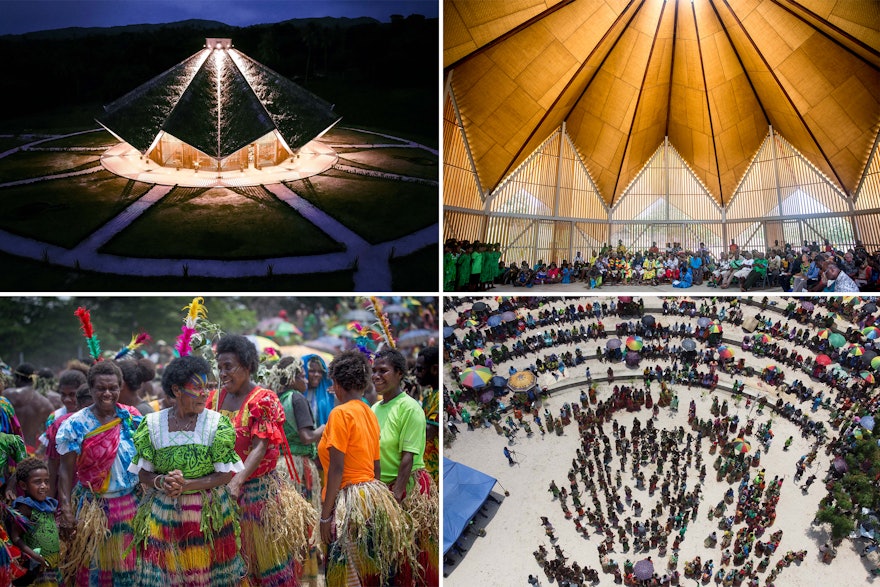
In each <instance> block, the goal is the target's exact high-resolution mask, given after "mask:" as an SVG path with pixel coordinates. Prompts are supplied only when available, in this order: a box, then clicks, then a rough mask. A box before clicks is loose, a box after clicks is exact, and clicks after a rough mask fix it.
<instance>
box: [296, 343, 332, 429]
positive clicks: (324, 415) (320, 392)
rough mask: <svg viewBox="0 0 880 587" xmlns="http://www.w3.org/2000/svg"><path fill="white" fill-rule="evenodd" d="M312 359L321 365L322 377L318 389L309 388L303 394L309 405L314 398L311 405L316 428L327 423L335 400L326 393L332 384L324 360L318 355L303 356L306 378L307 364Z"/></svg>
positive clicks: (307, 372)
mask: <svg viewBox="0 0 880 587" xmlns="http://www.w3.org/2000/svg"><path fill="white" fill-rule="evenodd" d="M312 359H316V360H318V361H319V362H320V363H321V367H322V368H323V369H324V377H323V379H321V383H319V384H318V388H317V389H315V390H312V389H311V387H310V388H309V389H308V390H306V393H305V394H304V395H305V396H306V398H307V399H308V400H309V403H312V397H314V398H315V401H314V403H312V412H313V414H314V416H315V426H316V427H317V426H321V425H323V424H326V423H327V419H328V418H329V417H330V410H332V409H333V406H334V405H335V403H336V398H335V397H333V396H332V395H330V393H329V392H328V391H327V390H328V389H330V386H331V385H332V382H331V381H330V374H329V370H328V369H327V363H325V362H324V359H322V358H321V356H320V355H303V358H302V361H303V365H304V366H305V370H306V377H308V374H309V363H310V362H311V361H312Z"/></svg>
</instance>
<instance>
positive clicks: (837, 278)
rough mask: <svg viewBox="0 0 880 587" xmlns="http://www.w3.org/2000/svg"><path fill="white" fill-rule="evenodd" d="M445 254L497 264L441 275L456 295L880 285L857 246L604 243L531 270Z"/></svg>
mask: <svg viewBox="0 0 880 587" xmlns="http://www.w3.org/2000/svg"><path fill="white" fill-rule="evenodd" d="M446 249H447V254H449V255H451V256H452V257H454V254H452V253H449V251H453V250H456V249H458V250H460V251H463V252H461V253H459V258H461V256H465V257H468V256H470V257H471V258H472V257H473V255H474V253H473V251H474V250H475V249H488V250H490V251H493V254H494V255H495V257H494V258H493V257H489V258H487V259H486V262H488V263H492V262H493V261H495V260H496V259H497V266H496V267H493V270H492V271H490V273H491V274H492V275H491V277H489V283H486V278H484V279H483V280H482V281H479V280H477V281H473V280H470V279H464V278H461V279H459V278H457V277H456V276H455V275H447V276H446V278H445V279H446V281H447V282H448V283H459V284H461V286H460V288H459V289H474V288H476V289H486V288H488V287H495V286H500V287H525V288H529V287H533V286H535V285H547V284H556V283H561V284H570V283H583V284H585V285H586V286H587V287H588V288H589V289H598V288H601V287H602V286H603V285H639V286H657V285H660V284H672V285H673V286H675V287H681V288H687V287H691V286H692V285H704V284H705V285H706V286H708V287H718V288H720V289H727V288H730V287H738V288H739V290H740V291H742V292H746V291H749V290H752V289H763V290H766V289H769V288H775V287H778V288H780V289H782V290H783V291H786V292H792V291H805V292H837V293H843V292H858V291H876V289H877V284H878V279H880V251H877V252H875V253H874V254H873V255H870V254H868V252H867V250H866V249H865V247H864V246H862V244H861V242H860V241H856V245H855V246H853V247H850V248H848V249H844V248H834V247H833V246H832V245H831V244H830V243H829V242H828V241H827V240H826V241H825V243H824V245H819V244H818V243H817V242H816V241H814V242H813V243H812V244H810V243H808V242H807V241H804V242H803V245H802V246H800V247H797V246H793V245H792V244H791V243H782V244H780V242H779V241H775V242H774V244H773V245H772V246H770V247H769V248H768V249H767V250H743V249H741V248H740V247H739V246H738V245H737V244H736V243H735V242H734V241H733V240H732V241H731V243H730V245H729V247H727V250H726V251H725V252H723V253H721V255H720V256H716V255H715V254H714V253H712V252H711V251H710V250H709V248H708V247H706V246H705V244H704V243H700V244H699V246H698V247H696V248H695V249H686V248H684V247H682V246H681V244H680V243H666V247H664V248H661V247H658V246H657V243H656V242H655V243H652V245H651V247H649V248H648V249H645V250H640V249H630V248H627V247H626V246H625V245H624V244H623V242H622V241H620V240H618V241H617V246H611V245H610V244H607V243H606V244H605V245H604V246H603V247H602V248H601V249H600V250H598V251H596V250H593V251H591V254H590V256H589V257H587V256H584V255H583V254H582V253H581V252H580V251H578V252H577V254H576V256H575V258H574V259H573V260H572V261H569V260H567V259H563V260H562V262H561V263H557V262H556V261H552V260H551V261H550V262H549V263H548V262H545V260H544V259H538V261H537V262H536V263H534V264H529V262H528V261H525V260H522V261H520V262H519V263H517V262H516V261H510V262H509V263H505V261H504V260H503V259H502V258H501V252H500V250H499V247H498V246H497V245H492V246H486V245H481V244H480V243H467V242H466V241H465V242H463V243H456V242H455V241H452V240H450V241H447V245H446ZM468 251H471V252H470V253H469V252H468ZM455 265H456V263H455V262H454V261H453V260H450V261H449V262H448V263H447V264H446V266H447V267H451V268H454V267H455ZM484 273H485V272H484ZM475 283H476V284H477V285H474V284H475Z"/></svg>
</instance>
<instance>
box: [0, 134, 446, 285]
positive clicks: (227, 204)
mask: <svg viewBox="0 0 880 587" xmlns="http://www.w3.org/2000/svg"><path fill="white" fill-rule="evenodd" d="M59 134H60V133H59ZM320 140H321V141H322V142H324V143H325V144H327V145H345V147H344V150H345V151H346V154H347V156H348V157H350V159H348V160H346V161H344V162H343V168H344V169H347V170H336V169H330V170H328V171H327V172H326V174H327V176H328V177H327V180H326V181H325V178H324V176H322V175H321V176H314V177H313V178H312V180H313V181H315V182H316V183H317V191H313V190H314V186H311V185H307V184H305V183H304V182H291V186H289V187H284V186H283V185H282V184H277V185H275V186H272V189H266V190H264V189H263V188H259V187H257V188H226V187H223V188H215V189H212V190H210V191H209V192H208V193H206V194H196V196H197V197H183V198H180V197H179V196H180V194H181V190H180V189H177V190H171V189H170V188H165V189H158V187H153V188H152V189H151V187H150V186H149V185H147V184H143V183H138V182H129V181H128V180H126V179H123V178H116V177H115V176H112V175H110V174H108V173H107V172H106V171H102V170H101V167H100V163H99V162H98V157H99V155H100V153H99V152H97V151H89V150H86V151H82V150H77V149H94V148H95V147H96V146H104V145H107V144H114V143H115V142H116V141H115V140H114V139H113V137H112V135H110V134H109V133H107V132H106V131H104V130H103V129H97V130H95V131H94V132H86V133H82V134H76V135H73V136H55V135H53V134H52V133H44V134H40V135H34V136H30V137H25V136H20V137H8V138H7V139H6V141H5V142H4V143H3V144H5V145H7V146H8V148H7V149H6V150H5V151H0V249H2V250H3V251H4V252H5V253H7V254H10V255H14V256H19V257H26V258H30V259H31V260H35V261H38V262H40V264H41V265H42V264H46V265H49V264H53V265H57V266H63V267H65V269H63V270H62V271H60V272H59V276H58V277H59V279H62V280H64V281H68V280H69V274H70V273H71V272H79V271H86V272H87V274H88V272H93V273H96V274H97V273H107V274H114V273H115V274H117V275H128V276H130V277H128V278H127V279H126V280H125V282H126V283H131V279H132V278H136V277H150V278H154V277H160V276H167V277H169V278H172V279H173V278H176V277H177V276H186V277H187V278H189V279H192V278H193V277H197V276H198V277H203V278H205V282H206V283H209V282H211V281H212V280H214V281H215V284H216V286H217V288H218V289H228V288H229V287H230V286H231V285H232V284H233V282H232V281H230V280H232V279H234V278H238V277H240V278H261V277H264V276H266V275H272V276H273V278H274V279H276V280H277V279H278V278H279V276H280V275H290V276H297V277H298V279H299V281H300V282H301V281H302V277H299V276H306V275H315V274H318V276H317V277H318V278H317V279H316V281H318V282H321V281H324V280H322V279H321V278H320V274H326V275H327V276H329V275H330V274H339V275H342V274H345V275H353V280H354V284H353V287H349V288H342V289H341V290H344V289H356V290H370V291H387V290H390V289H391V288H392V282H400V281H402V282H404V283H409V284H412V285H413V286H418V287H412V288H410V289H414V290H422V291H434V290H435V289H436V280H437V278H436V276H437V268H438V264H437V260H436V259H437V254H436V253H437V238H438V236H437V232H438V225H437V209H438V208H437V200H438V198H437V193H438V188H437V176H438V155H437V152H436V151H435V150H433V149H432V148H430V147H423V146H421V145H418V144H415V143H412V142H410V140H409V139H406V138H400V137H394V136H391V135H388V134H387V133H381V134H380V133H377V132H373V131H368V130H361V129H350V128H346V127H339V128H334V129H331V130H330V131H329V132H328V133H327V134H326V135H324V136H323V137H322V138H321V139H320ZM22 141H26V142H22ZM371 145H373V146H374V147H372V148H371V147H370V146H371ZM18 147H22V148H21V149H18ZM30 147H32V148H33V149H34V151H28V150H27V149H28V148H30ZM54 149H67V150H66V151H65V150H62V151H56V150H54ZM384 149H389V152H388V153H383V150H384ZM410 173H411V175H408V174H410ZM56 175H59V176H60V177H53V178H49V176H56ZM108 175H109V177H108ZM293 184H300V185H298V186H294V185H293ZM144 185H146V187H147V189H141V188H142V186H144ZM290 188H293V189H290ZM254 190H256V191H254ZM166 192H167V193H166ZM400 210H406V211H407V213H406V214H400V213H399V211H400ZM415 253H419V255H418V257H417V258H418V259H419V261H420V262H419V263H414V262H412V261H411V260H410V259H411V258H412V257H411V256H412V255H413V254H415ZM395 259H398V260H399V261H400V263H397V264H396V265H397V267H398V268H397V269H394V268H392V267H391V266H390V265H389V263H390V262H392V261H394V260H395ZM139 260H141V261H139ZM400 267H402V268H403V269H400ZM44 269H45V270H44V271H43V272H42V274H43V275H44V276H45V277H46V278H47V279H50V277H49V276H50V275H52V274H53V272H52V270H51V269H49V268H48V267H45V268H44ZM395 273H396V274H397V275H398V276H397V277H393V275H392V274H395ZM87 274H86V275H85V276H83V278H84V279H86V280H88V277H87ZM347 279H348V278H346V280H347ZM10 283H11V282H10ZM273 283H274V282H273ZM330 283H334V284H339V283H340V281H339V280H338V279H335V278H333V279H330ZM132 287H134V288H135V289H147V288H146V287H143V288H141V287H137V286H135V285H134V284H132V285H129V286H128V287H126V288H124V289H131V288H132ZM48 289H54V288H51V287H50V288H48ZM59 289H61V288H59ZM98 289H104V288H98ZM208 289H211V288H208ZM296 289H297V290H300V289H303V288H296ZM330 290H337V288H336V287H335V286H334V287H332V288H329V287H328V288H325V287H321V288H319V291H330Z"/></svg>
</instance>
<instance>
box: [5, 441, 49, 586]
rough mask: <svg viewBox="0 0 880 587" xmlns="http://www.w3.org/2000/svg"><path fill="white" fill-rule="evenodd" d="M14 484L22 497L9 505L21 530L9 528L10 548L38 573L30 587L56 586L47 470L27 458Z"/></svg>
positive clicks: (13, 527)
mask: <svg viewBox="0 0 880 587" xmlns="http://www.w3.org/2000/svg"><path fill="white" fill-rule="evenodd" d="M15 480H16V483H17V485H18V489H19V493H21V494H22V496H21V497H17V498H16V499H15V501H13V502H12V507H13V509H15V510H16V511H17V512H18V513H20V514H21V516H22V517H23V521H24V523H23V524H22V526H24V528H22V526H20V525H19V524H17V523H12V524H10V526H9V535H10V538H11V541H12V544H14V545H15V546H17V547H18V548H19V549H20V550H21V552H22V554H24V555H26V556H27V557H28V558H29V559H30V561H31V564H30V568H31V569H34V568H36V569H37V573H36V576H35V577H34V579H33V581H32V582H31V585H40V586H46V587H48V586H50V585H58V583H59V580H60V578H59V574H58V563H59V558H60V556H59V555H60V551H61V546H60V541H59V539H58V526H56V525H55V510H56V509H57V508H58V502H57V501H56V500H55V499H54V498H52V497H49V468H48V466H47V465H46V463H45V462H43V461H41V460H40V459H37V458H33V457H31V458H27V459H25V460H23V461H22V462H21V463H19V465H18V468H17V469H16V472H15Z"/></svg>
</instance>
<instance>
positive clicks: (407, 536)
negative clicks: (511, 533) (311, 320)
mask: <svg viewBox="0 0 880 587" xmlns="http://www.w3.org/2000/svg"><path fill="white" fill-rule="evenodd" d="M330 377H331V379H332V380H333V389H334V391H335V393H336V398H337V400H338V402H339V403H338V405H337V406H336V407H335V408H333V411H332V412H330V419H329V420H328V421H327V426H326V428H325V429H324V434H323V435H322V436H321V442H319V443H318V457H319V458H320V459H321V465H322V466H323V469H324V472H325V477H324V490H323V494H322V499H321V504H322V505H321V539H322V540H323V541H324V543H325V544H327V545H328V547H327V587H338V586H346V587H350V586H358V585H364V586H366V585H380V584H385V583H386V582H387V581H388V580H389V579H390V578H391V577H392V576H394V574H395V573H396V572H397V570H398V567H399V565H404V564H410V565H413V566H415V567H418V562H417V561H416V546H415V542H414V538H415V535H414V533H415V527H414V524H413V522H412V518H411V517H410V516H409V514H407V513H406V512H404V511H403V510H402V509H401V508H400V506H399V505H398V504H397V502H396V501H395V500H394V495H393V494H392V493H391V491H390V490H389V489H388V486H387V485H385V484H384V483H382V482H381V481H379V476H380V474H381V473H380V466H379V458H380V457H379V422H378V420H377V419H376V415H375V414H374V413H373V411H372V410H371V409H370V407H369V406H368V405H367V404H366V402H364V401H363V396H364V389H366V387H367V385H368V384H369V381H370V366H369V364H368V363H367V359H366V357H364V355H363V354H361V353H360V352H358V351H346V352H343V353H341V354H340V355H338V356H337V357H336V358H335V359H333V362H332V363H330ZM422 426H423V427H424V420H423V424H422Z"/></svg>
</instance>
